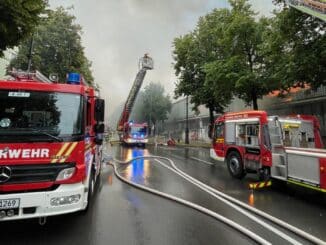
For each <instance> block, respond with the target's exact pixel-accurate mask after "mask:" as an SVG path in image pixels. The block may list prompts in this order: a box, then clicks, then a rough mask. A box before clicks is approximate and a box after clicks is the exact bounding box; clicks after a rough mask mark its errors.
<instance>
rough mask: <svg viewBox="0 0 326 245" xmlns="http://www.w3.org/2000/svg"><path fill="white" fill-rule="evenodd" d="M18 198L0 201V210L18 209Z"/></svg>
mask: <svg viewBox="0 0 326 245" xmlns="http://www.w3.org/2000/svg"><path fill="white" fill-rule="evenodd" d="M19 202H20V200H19V198H13V199H0V209H12V208H19Z"/></svg>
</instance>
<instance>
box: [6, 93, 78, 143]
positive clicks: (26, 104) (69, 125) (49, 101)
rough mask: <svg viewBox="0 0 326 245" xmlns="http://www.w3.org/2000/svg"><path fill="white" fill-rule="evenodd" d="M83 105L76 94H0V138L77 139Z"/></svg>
mask: <svg viewBox="0 0 326 245" xmlns="http://www.w3.org/2000/svg"><path fill="white" fill-rule="evenodd" d="M82 105H83V103H82V97H81V95H77V94H69V93H58V92H38V91H24V92H23V91H8V90H0V138H3V137H1V136H10V138H15V137H16V136H17V137H19V136H31V137H34V138H35V136H42V137H49V138H52V139H55V137H51V136H58V137H61V136H73V135H79V134H81V133H82V115H83V113H82V111H83V106H82ZM47 135H48V136H47ZM6 138H7V137H6Z"/></svg>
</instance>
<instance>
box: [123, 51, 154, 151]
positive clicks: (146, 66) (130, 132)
mask: <svg viewBox="0 0 326 245" xmlns="http://www.w3.org/2000/svg"><path fill="white" fill-rule="evenodd" d="M153 68H154V63H153V59H152V58H151V57H150V56H148V54H145V55H144V57H142V58H140V60H139V71H138V72H137V75H136V78H135V81H134V83H133V85H132V87H131V90H130V92H129V95H128V98H127V100H126V103H125V105H124V108H123V111H122V113H121V116H120V119H119V121H118V125H117V131H118V133H119V137H120V141H121V142H122V143H124V144H125V145H141V146H145V144H146V143H148V131H147V130H148V125H147V123H134V122H132V121H129V117H130V114H131V111H132V109H133V106H134V103H135V100H136V98H137V95H138V92H139V90H140V88H141V86H142V84H143V81H144V78H145V75H146V72H147V71H148V70H152V69H153Z"/></svg>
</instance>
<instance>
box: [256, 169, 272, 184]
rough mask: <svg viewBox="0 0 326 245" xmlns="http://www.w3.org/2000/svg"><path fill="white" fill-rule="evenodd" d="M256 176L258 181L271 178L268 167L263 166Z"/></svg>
mask: <svg viewBox="0 0 326 245" xmlns="http://www.w3.org/2000/svg"><path fill="white" fill-rule="evenodd" d="M258 178H259V180H260V181H268V180H270V178H271V169H270V167H264V168H262V169H259V170H258Z"/></svg>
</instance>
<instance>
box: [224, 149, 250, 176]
mask: <svg viewBox="0 0 326 245" xmlns="http://www.w3.org/2000/svg"><path fill="white" fill-rule="evenodd" d="M226 161H227V162H226V163H227V166H228V170H229V172H230V174H231V176H232V177H233V178H237V179H242V178H243V177H244V176H245V175H246V172H245V171H244V169H243V162H242V159H241V156H240V154H239V153H238V152H237V151H231V152H230V153H229V154H228V156H227V158H226Z"/></svg>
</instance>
